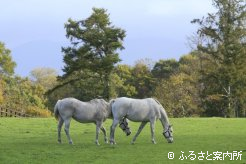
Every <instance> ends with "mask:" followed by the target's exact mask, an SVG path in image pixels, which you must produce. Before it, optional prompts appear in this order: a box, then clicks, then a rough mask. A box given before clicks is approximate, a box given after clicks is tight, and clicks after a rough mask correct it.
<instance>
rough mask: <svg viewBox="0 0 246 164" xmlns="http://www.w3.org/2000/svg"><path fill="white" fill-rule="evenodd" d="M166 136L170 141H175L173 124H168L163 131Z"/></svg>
mask: <svg viewBox="0 0 246 164" xmlns="http://www.w3.org/2000/svg"><path fill="white" fill-rule="evenodd" d="M163 135H164V137H165V138H166V139H167V142H168V143H172V142H173V128H172V125H168V126H167V128H165V131H164V132H163Z"/></svg>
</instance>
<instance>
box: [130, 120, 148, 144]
mask: <svg viewBox="0 0 246 164" xmlns="http://www.w3.org/2000/svg"><path fill="white" fill-rule="evenodd" d="M146 124H147V122H142V123H141V125H140V126H139V128H138V131H137V133H136V134H135V136H134V137H133V139H132V142H131V144H134V143H135V141H136V139H137V137H138V135H139V134H140V133H141V131H142V130H143V128H144V127H145V125H146Z"/></svg>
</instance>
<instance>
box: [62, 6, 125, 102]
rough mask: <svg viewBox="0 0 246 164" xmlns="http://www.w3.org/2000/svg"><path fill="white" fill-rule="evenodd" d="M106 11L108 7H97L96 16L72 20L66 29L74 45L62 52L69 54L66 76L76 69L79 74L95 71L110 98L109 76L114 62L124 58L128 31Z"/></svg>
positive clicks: (65, 59)
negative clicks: (111, 19) (113, 21)
mask: <svg viewBox="0 0 246 164" xmlns="http://www.w3.org/2000/svg"><path fill="white" fill-rule="evenodd" d="M106 12H107V11H106V10H105V9H99V8H93V13H92V15H91V16H90V17H88V18H87V19H85V20H80V21H74V20H72V19H69V20H68V22H67V23H66V24H65V29H66V32H67V34H66V36H67V38H68V39H70V41H71V44H72V46H71V47H66V48H64V47H63V48H62V51H63V53H64V54H65V55H64V63H65V66H64V69H63V71H64V72H65V74H64V75H63V79H66V78H68V76H70V75H71V74H73V73H75V72H77V73H78V75H79V77H81V75H82V76H83V75H86V73H88V72H89V73H91V72H93V74H89V76H94V77H96V78H98V81H102V82H103V83H102V85H103V87H104V90H103V93H101V94H100V95H102V96H103V97H106V98H107V99H108V98H109V97H110V95H109V77H110V73H111V72H112V70H113V69H114V64H116V63H118V62H119V61H120V59H119V54H118V53H117V50H122V49H123V48H124V47H123V43H122V42H123V39H124V37H125V31H124V30H122V29H120V28H117V27H115V26H113V25H112V24H111V22H110V20H109V14H107V13H106ZM80 74H81V75H80ZM87 76H88V75H87ZM69 78H71V76H70V77H69ZM81 79H82V77H81V78H78V80H81ZM99 84H100V83H99Z"/></svg>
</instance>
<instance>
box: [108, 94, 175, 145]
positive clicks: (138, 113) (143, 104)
mask: <svg viewBox="0 0 246 164" xmlns="http://www.w3.org/2000/svg"><path fill="white" fill-rule="evenodd" d="M110 108H111V110H112V115H113V123H112V126H111V129H110V143H111V144H115V140H114V133H115V128H116V126H117V124H118V123H121V124H124V122H126V121H124V119H125V118H127V119H129V120H131V121H134V122H142V123H141V125H140V126H139V129H138V131H137V133H136V135H135V136H134V137H133V139H132V142H131V143H132V144H134V142H135V141H136V138H137V137H138V135H139V134H140V132H141V131H142V129H143V128H144V126H145V125H146V123H147V122H150V128H151V136H152V143H153V144H156V142H155V137H154V128H155V122H156V120H157V119H159V120H160V121H161V123H162V126H163V129H164V131H163V135H164V137H165V138H166V139H167V141H168V143H172V142H173V136H172V127H171V125H170V124H169V120H168V117H167V114H166V111H165V110H164V108H163V107H162V105H161V104H160V103H159V102H158V101H157V100H155V99H153V98H146V99H132V98H126V97H121V98H116V99H114V100H111V103H110ZM121 126H122V125H121ZM123 127H127V124H126V126H123Z"/></svg>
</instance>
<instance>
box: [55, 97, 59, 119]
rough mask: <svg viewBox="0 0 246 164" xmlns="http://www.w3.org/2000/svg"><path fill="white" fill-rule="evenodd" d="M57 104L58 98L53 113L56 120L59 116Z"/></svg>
mask: <svg viewBox="0 0 246 164" xmlns="http://www.w3.org/2000/svg"><path fill="white" fill-rule="evenodd" d="M59 106H60V100H58V101H57V102H56V105H55V107H54V115H55V118H56V120H58V117H59V111H58V108H59Z"/></svg>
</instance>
